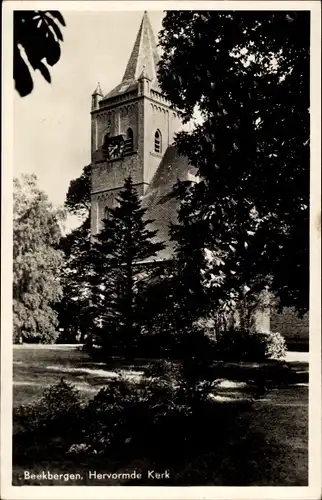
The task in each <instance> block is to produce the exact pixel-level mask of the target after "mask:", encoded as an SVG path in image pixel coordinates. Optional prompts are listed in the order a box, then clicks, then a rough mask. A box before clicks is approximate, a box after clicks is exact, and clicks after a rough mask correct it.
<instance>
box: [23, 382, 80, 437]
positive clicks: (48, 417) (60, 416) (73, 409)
mask: <svg viewBox="0 0 322 500" xmlns="http://www.w3.org/2000/svg"><path fill="white" fill-rule="evenodd" d="M80 409H81V404H80V399H79V396H78V392H77V391H76V389H75V388H74V387H73V385H72V384H69V383H68V382H65V380H64V378H62V379H61V380H60V382H59V383H58V384H54V385H52V386H50V387H49V388H47V389H45V391H44V393H43V396H42V397H41V398H40V399H39V400H38V401H36V402H35V403H32V404H29V405H21V406H20V407H19V408H17V410H15V413H14V419H15V423H16V424H18V426H19V427H20V428H21V429H23V431H24V432H36V433H40V434H46V433H48V434H51V435H53V434H61V435H62V434H66V435H68V434H69V435H71V434H72V433H73V431H74V430H75V426H76V423H77V422H78V421H79V416H80Z"/></svg>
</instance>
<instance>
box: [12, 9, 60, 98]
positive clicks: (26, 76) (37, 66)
mask: <svg viewBox="0 0 322 500" xmlns="http://www.w3.org/2000/svg"><path fill="white" fill-rule="evenodd" d="M61 26H65V21H64V18H63V16H62V15H61V13H60V12H58V11H56V10H46V11H41V10H15V11H14V63H13V78H14V80H15V86H16V90H17V91H18V92H19V94H20V95H21V96H22V97H24V96H26V95H28V94H30V93H31V92H32V90H33V80H32V76H31V72H30V69H29V67H28V65H27V64H26V62H25V60H24V57H23V54H25V56H26V57H27V60H28V62H29V64H30V66H31V67H32V69H33V70H34V71H36V70H38V71H40V73H41V74H42V76H43V77H44V78H45V80H46V81H47V82H49V83H50V82H51V76H50V72H49V69H48V66H47V65H49V66H54V65H55V64H56V63H57V62H58V61H59V59H60V52H61V51H60V44H61V42H62V41H63V35H62V33H61ZM44 60H45V62H46V64H45V62H44Z"/></svg>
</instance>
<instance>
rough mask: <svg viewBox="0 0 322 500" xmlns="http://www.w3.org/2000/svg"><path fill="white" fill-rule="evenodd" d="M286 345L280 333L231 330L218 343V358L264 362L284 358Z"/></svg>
mask: <svg viewBox="0 0 322 500" xmlns="http://www.w3.org/2000/svg"><path fill="white" fill-rule="evenodd" d="M285 354H286V344H285V340H284V337H283V336H282V335H281V334H280V333H277V332H276V333H273V332H270V333H250V332H246V331H240V330H239V331H238V330H231V331H228V332H225V333H224V334H223V335H221V336H220V337H219V339H218V342H217V357H218V358H219V359H221V360H225V361H257V362H258V361H264V360H267V359H280V358H284V357H285Z"/></svg>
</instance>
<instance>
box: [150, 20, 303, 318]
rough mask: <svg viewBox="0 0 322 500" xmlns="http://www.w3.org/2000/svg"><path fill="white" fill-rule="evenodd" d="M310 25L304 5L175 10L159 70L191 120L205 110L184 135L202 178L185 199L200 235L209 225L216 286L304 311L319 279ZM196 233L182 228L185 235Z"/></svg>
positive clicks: (183, 147)
mask: <svg viewBox="0 0 322 500" xmlns="http://www.w3.org/2000/svg"><path fill="white" fill-rule="evenodd" d="M309 30H310V21H309V13H308V12H304V11H303V12H287V11H283V12H282V11H280V12H274V11H270V12H268V11H262V12H258V11H256V12H250V11H249V12H243V11H236V12H228V11H227V12H226V11H220V12H216V11H201V12H198V11H175V12H174V11H173V12H172V11H169V12H167V15H166V17H165V18H164V21H163V30H162V31H161V36H160V46H161V48H162V49H163V56H162V59H161V62H160V65H159V80H160V84H161V88H162V90H163V92H164V93H165V94H166V95H167V97H168V98H169V99H170V100H171V102H172V104H173V105H174V106H175V107H176V108H177V109H178V110H179V112H180V113H181V115H182V117H183V119H184V121H188V120H189V119H190V118H191V117H192V116H193V113H194V111H195V109H198V110H199V112H200V114H201V116H202V120H203V121H202V123H200V124H197V125H196V127H195V129H194V130H193V131H192V132H182V133H180V134H178V135H177V137H176V144H177V146H178V149H179V152H180V153H182V154H184V155H186V156H187V157H188V158H189V160H190V162H191V163H192V164H193V165H195V166H196V167H197V169H198V174H199V176H200V182H199V183H198V184H194V185H193V186H191V188H190V189H189V190H188V191H189V194H184V193H182V194H181V196H180V198H181V199H183V200H184V201H185V203H186V205H187V207H186V208H185V210H187V211H189V212H190V214H191V218H192V222H191V224H190V228H189V231H191V233H192V234H194V229H195V228H196V230H197V231H198V234H199V228H200V227H201V228H202V238H205V240H204V246H205V248H207V249H208V251H210V252H215V253H216V254H217V255H216V257H217V260H216V262H215V265H214V266H212V267H213V269H212V270H211V274H213V276H214V277H215V282H216V281H218V280H219V281H220V280H221V279H222V284H221V286H222V287H224V288H225V289H226V290H229V291H230V290H232V291H233V293H235V292H236V293H237V291H238V289H240V284H246V285H247V286H248V287H251V283H254V285H256V287H257V288H258V287H259V288H261V289H265V286H268V287H270V288H271V289H272V290H273V291H274V292H276V293H277V294H278V296H279V297H280V299H281V303H282V304H283V305H294V306H296V307H297V308H298V309H300V310H302V311H305V310H307V309H308V275H309V273H308V265H309V264H308V262H309V261H308V245H309V135H310V130H309V45H310V42H309V40H310V37H309ZM193 220H195V222H193ZM191 225H193V227H191ZM187 231H188V226H187V227H184V228H182V229H181V234H182V236H181V237H182V238H185V235H184V232H187ZM188 237H189V235H188ZM176 238H177V240H178V238H180V236H179V235H178V234H177V236H176ZM218 259H219V260H218ZM220 261H221V262H220ZM223 283H224V285H223ZM216 286H217V285H216Z"/></svg>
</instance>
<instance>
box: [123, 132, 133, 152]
mask: <svg viewBox="0 0 322 500" xmlns="http://www.w3.org/2000/svg"><path fill="white" fill-rule="evenodd" d="M132 151H133V130H132V129H131V128H128V129H127V131H126V139H125V148H124V152H125V153H131V152H132Z"/></svg>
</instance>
